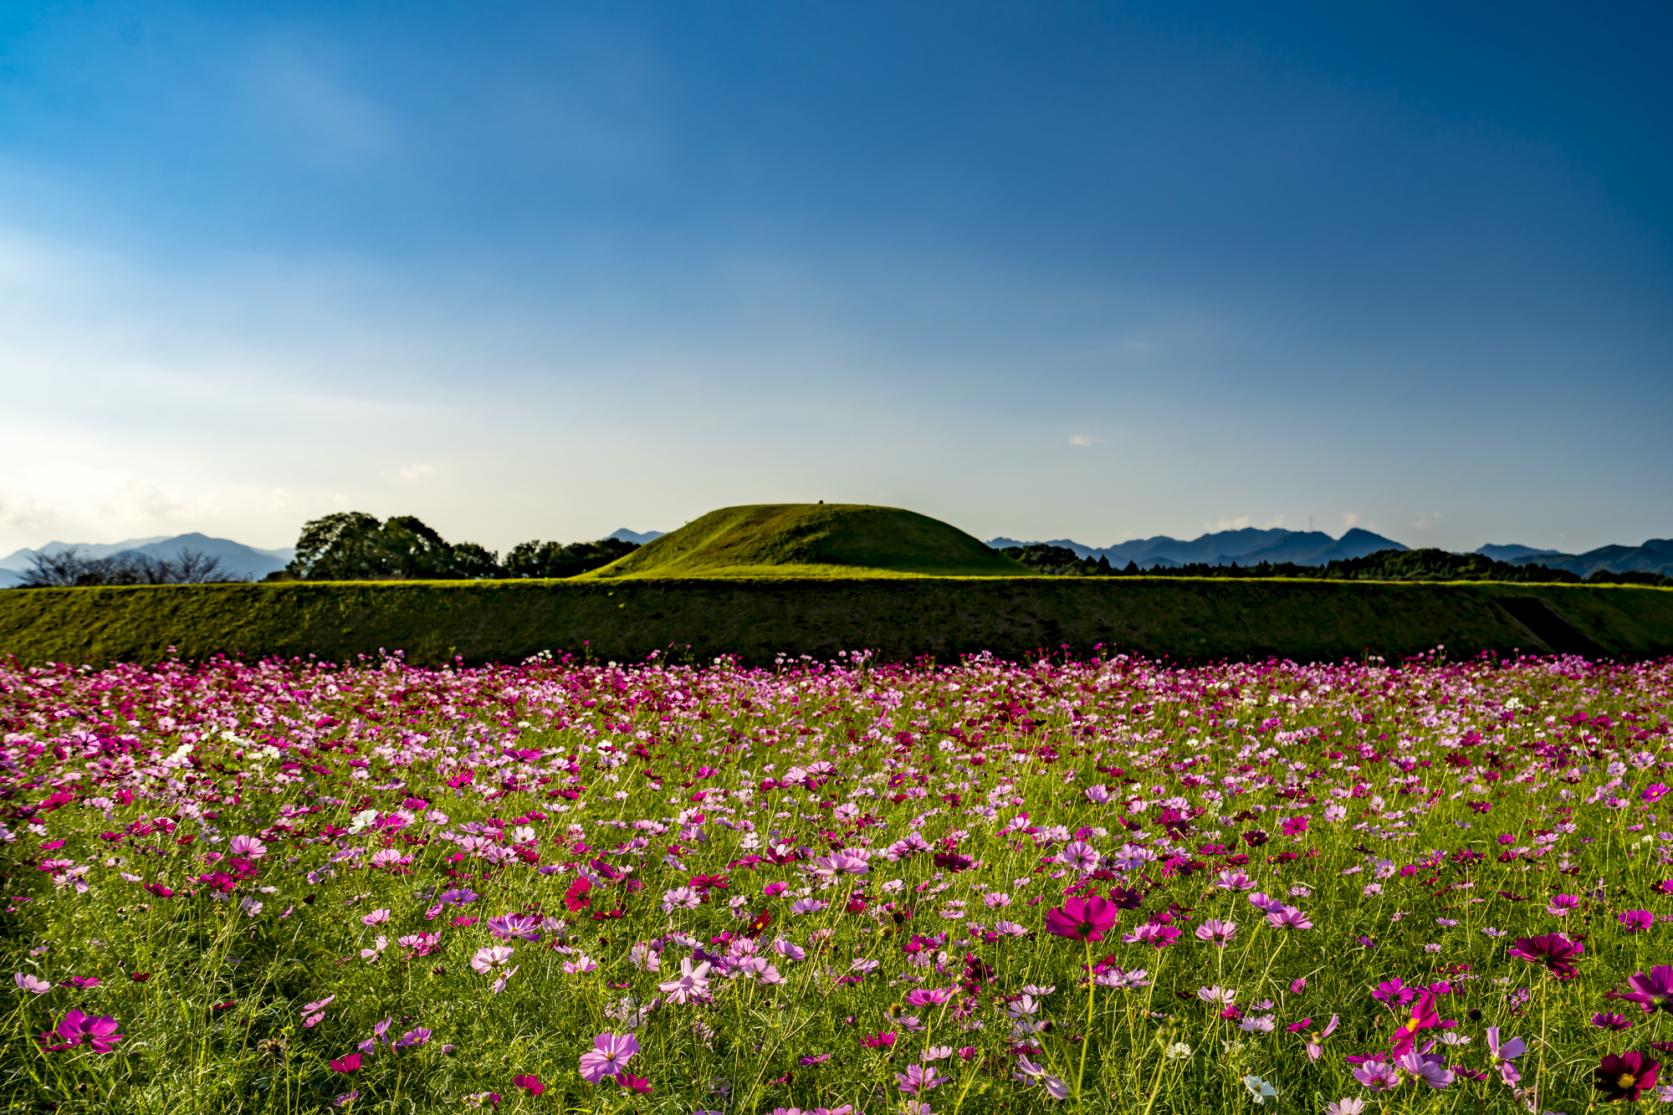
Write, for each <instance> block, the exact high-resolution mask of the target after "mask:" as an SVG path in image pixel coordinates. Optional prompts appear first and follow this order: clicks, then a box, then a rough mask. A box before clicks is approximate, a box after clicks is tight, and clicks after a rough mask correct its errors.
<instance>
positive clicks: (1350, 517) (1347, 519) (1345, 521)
mask: <svg viewBox="0 0 1673 1115" xmlns="http://www.w3.org/2000/svg"><path fill="white" fill-rule="evenodd" d="M1358 525H1359V512H1358V511H1344V512H1342V529H1343V530H1352V529H1353V528H1354V527H1356V526H1358Z"/></svg>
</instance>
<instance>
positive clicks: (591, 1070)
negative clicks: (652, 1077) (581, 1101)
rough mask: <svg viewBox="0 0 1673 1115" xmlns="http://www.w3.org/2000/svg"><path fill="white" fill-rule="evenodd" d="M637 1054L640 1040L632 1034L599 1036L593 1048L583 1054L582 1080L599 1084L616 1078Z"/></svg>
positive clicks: (604, 1034) (605, 1034)
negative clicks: (610, 1078)
mask: <svg viewBox="0 0 1673 1115" xmlns="http://www.w3.org/2000/svg"><path fill="white" fill-rule="evenodd" d="M637 1052H639V1039H638V1038H636V1037H634V1036H633V1035H632V1034H612V1033H609V1032H606V1033H602V1034H599V1035H598V1036H597V1037H596V1038H594V1039H593V1047H592V1048H591V1049H589V1050H587V1051H586V1052H585V1053H583V1054H581V1078H582V1079H583V1080H585V1081H586V1082H587V1083H588V1084H597V1083H598V1082H599V1081H601V1080H603V1079H604V1078H605V1077H607V1076H608V1077H614V1076H616V1075H617V1074H619V1073H620V1072H621V1071H622V1069H624V1068H626V1067H627V1062H628V1061H629V1060H630V1059H632V1057H633V1055H634V1054H635V1053H637Z"/></svg>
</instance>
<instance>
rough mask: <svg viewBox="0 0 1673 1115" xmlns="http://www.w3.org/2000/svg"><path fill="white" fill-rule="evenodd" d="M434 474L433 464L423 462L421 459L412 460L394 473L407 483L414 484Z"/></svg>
mask: <svg viewBox="0 0 1673 1115" xmlns="http://www.w3.org/2000/svg"><path fill="white" fill-rule="evenodd" d="M435 474H436V466H435V465H431V464H425V463H424V462H423V461H414V462H412V463H411V464H409V465H406V466H404V467H403V468H401V469H400V470H399V471H398V472H396V474H395V475H396V476H397V477H399V478H400V479H401V480H403V481H405V482H406V483H408V484H416V483H418V482H419V481H420V480H427V479H429V478H430V477H432V476H434V475H435Z"/></svg>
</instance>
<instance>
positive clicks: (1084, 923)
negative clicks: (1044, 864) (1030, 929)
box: [1046, 894, 1121, 941]
mask: <svg viewBox="0 0 1673 1115" xmlns="http://www.w3.org/2000/svg"><path fill="white" fill-rule="evenodd" d="M1120 916H1121V910H1120V908H1119V907H1118V906H1116V905H1115V903H1113V902H1111V901H1109V900H1108V899H1107V898H1100V897H1098V896H1097V895H1095V894H1093V895H1088V896H1087V897H1085V898H1081V897H1079V896H1077V897H1074V898H1067V899H1064V901H1063V905H1062V906H1060V907H1058V908H1057V909H1055V910H1047V911H1046V932H1048V933H1055V934H1056V935H1057V936H1059V937H1074V938H1075V939H1077V940H1081V941H1102V940H1103V939H1104V934H1105V933H1107V932H1109V931H1110V930H1111V929H1112V928H1114V927H1115V922H1116V919H1117V918H1119V917H1120Z"/></svg>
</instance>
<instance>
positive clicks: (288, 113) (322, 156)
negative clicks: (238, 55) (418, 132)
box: [245, 40, 399, 165]
mask: <svg viewBox="0 0 1673 1115" xmlns="http://www.w3.org/2000/svg"><path fill="white" fill-rule="evenodd" d="M245 88H246V89H247V90H248V91H249V95H250V98H251V104H252V106H253V108H254V109H255V111H256V114H257V116H258V118H260V119H261V120H262V121H263V123H264V124H265V125H266V126H267V128H269V129H270V130H271V132H272V134H273V135H274V136H275V137H276V138H278V139H280V140H281V141H286V142H289V143H290V144H291V145H293V146H294V147H295V148H296V149H297V150H298V151H299V152H301V153H304V154H306V155H308V156H309V157H310V158H311V159H313V160H314V161H318V162H325V163H333V164H338V165H345V164H355V163H360V162H362V161H364V160H366V159H369V158H373V157H376V156H381V155H384V154H387V153H389V152H391V151H393V150H395V149H396V147H397V146H398V134H399V133H398V129H397V126H396V122H395V118H394V116H393V115H392V114H391V113H390V112H388V111H387V110H386V109H385V108H384V107H383V106H382V105H380V104H379V103H378V102H377V101H376V100H375V99H374V98H373V97H371V96H370V95H369V94H368V93H366V92H365V91H363V90H361V89H359V88H357V87H356V86H355V85H354V84H353V83H352V82H351V81H350V80H349V78H348V77H346V76H345V75H344V74H343V73H341V72H339V70H338V69H337V68H335V67H333V66H332V64H331V63H330V61H329V60H328V59H327V58H326V57H325V56H324V55H323V54H322V52H321V51H320V50H319V49H318V48H317V46H316V45H312V44H305V43H301V42H295V41H283V40H281V41H270V42H268V43H265V44H264V45H263V46H262V47H261V48H260V49H259V50H257V51H256V53H255V54H254V56H253V57H251V58H249V59H248V60H247V64H246V69H245Z"/></svg>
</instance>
